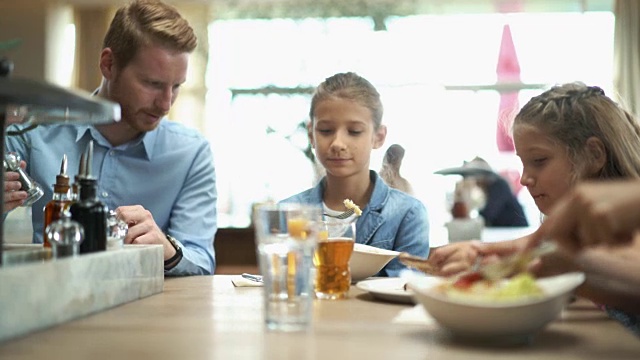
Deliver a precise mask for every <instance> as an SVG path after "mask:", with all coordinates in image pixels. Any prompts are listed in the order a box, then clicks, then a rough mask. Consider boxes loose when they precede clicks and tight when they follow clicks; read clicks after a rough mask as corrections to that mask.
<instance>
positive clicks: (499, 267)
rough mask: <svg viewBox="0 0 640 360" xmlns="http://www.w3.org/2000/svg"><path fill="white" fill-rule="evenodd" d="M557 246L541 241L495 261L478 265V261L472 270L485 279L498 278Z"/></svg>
mask: <svg viewBox="0 0 640 360" xmlns="http://www.w3.org/2000/svg"><path fill="white" fill-rule="evenodd" d="M557 248H558V247H557V245H556V243H555V242H551V241H543V242H541V243H540V245H538V246H536V247H534V248H531V249H529V250H526V251H523V252H518V253H515V254H513V255H510V256H507V257H505V258H503V259H501V260H499V261H497V262H495V263H491V264H487V265H484V266H481V265H480V266H479V263H478V262H476V264H474V265H475V266H474V268H475V269H474V270H475V271H477V272H480V273H481V274H482V275H483V276H484V278H485V279H489V280H499V279H502V278H504V277H507V276H509V275H511V274H514V273H519V272H522V271H524V270H525V269H526V267H527V265H529V263H530V262H531V261H532V260H533V259H535V258H537V257H539V256H542V255H545V254H548V253H551V252H553V251H555V250H556V249H557Z"/></svg>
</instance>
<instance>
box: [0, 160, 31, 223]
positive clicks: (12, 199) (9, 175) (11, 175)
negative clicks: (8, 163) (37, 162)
mask: <svg viewBox="0 0 640 360" xmlns="http://www.w3.org/2000/svg"><path fill="white" fill-rule="evenodd" d="M20 167H21V168H22V169H25V168H26V167H27V163H26V162H24V161H20ZM19 179H20V175H19V174H18V173H17V172H15V171H7V172H5V173H4V204H3V211H4V213H7V212H9V211H11V210H13V209H15V208H17V207H18V206H20V205H22V204H23V203H24V200H25V199H26V198H27V192H26V191H24V190H20V189H21V188H22V183H20V181H19Z"/></svg>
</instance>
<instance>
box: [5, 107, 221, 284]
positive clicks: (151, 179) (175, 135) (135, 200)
mask: <svg viewBox="0 0 640 360" xmlns="http://www.w3.org/2000/svg"><path fill="white" fill-rule="evenodd" d="M24 127H25V125H11V126H10V127H9V128H8V130H17V129H19V128H24ZM89 140H93V142H94V152H93V163H92V173H93V176H95V177H97V179H98V197H99V199H100V201H102V202H103V203H104V204H106V205H107V206H108V207H109V209H110V210H112V209H113V210H114V209H116V208H117V207H118V206H123V205H142V206H143V207H144V208H145V209H147V210H149V211H150V212H151V214H152V215H153V218H154V220H155V222H156V224H158V226H159V227H160V229H161V230H162V231H163V232H164V233H166V234H169V235H172V236H173V237H175V238H176V239H177V240H178V242H179V243H180V245H181V248H182V249H183V254H184V257H183V259H182V261H180V262H179V263H178V265H177V266H176V267H174V268H173V269H171V270H170V271H167V272H165V274H166V275H197V274H213V272H214V269H215V253H214V248H213V238H214V235H215V233H216V230H217V219H216V200H217V192H216V181H215V176H216V175H215V169H214V165H213V155H212V152H211V148H210V146H209V143H208V142H207V140H206V139H205V138H204V137H203V136H202V135H201V134H200V133H198V132H197V131H196V130H195V129H190V128H188V127H186V126H184V125H182V124H178V123H175V122H172V121H168V120H166V119H163V120H162V121H161V122H160V124H159V125H158V127H157V128H156V129H155V130H153V131H150V132H147V133H145V134H144V135H143V136H141V137H140V138H138V139H135V140H133V141H131V142H128V143H126V144H123V145H119V146H116V147H114V146H111V144H110V143H109V141H107V140H106V139H105V138H104V137H103V136H102V134H100V132H99V131H98V130H97V129H96V128H95V127H93V126H86V125H84V126H83V125H72V124H55V125H41V126H38V127H37V128H35V129H33V130H30V131H28V132H26V133H25V134H23V135H20V136H9V137H7V144H6V147H7V151H15V152H17V153H19V154H20V156H21V157H22V159H23V160H25V161H26V162H27V169H26V171H27V173H28V174H29V175H30V176H31V177H32V178H33V179H34V180H35V181H36V182H38V183H39V184H40V186H42V187H43V189H44V193H45V194H44V196H43V197H42V198H41V199H40V200H38V201H37V202H36V203H35V204H34V205H33V209H32V221H33V230H34V232H33V242H34V243H42V233H43V229H42V228H43V223H44V219H43V215H44V213H43V209H44V206H45V205H46V204H47V202H49V201H50V200H51V198H52V194H53V183H55V179H56V175H57V174H58V173H59V172H60V163H61V161H62V157H63V155H64V154H66V155H67V158H68V164H69V167H68V170H67V174H68V175H69V177H70V179H71V182H73V179H74V177H75V175H76V174H77V172H78V164H79V161H80V156H81V154H82V153H83V152H84V151H85V149H86V147H87V144H88V142H89Z"/></svg>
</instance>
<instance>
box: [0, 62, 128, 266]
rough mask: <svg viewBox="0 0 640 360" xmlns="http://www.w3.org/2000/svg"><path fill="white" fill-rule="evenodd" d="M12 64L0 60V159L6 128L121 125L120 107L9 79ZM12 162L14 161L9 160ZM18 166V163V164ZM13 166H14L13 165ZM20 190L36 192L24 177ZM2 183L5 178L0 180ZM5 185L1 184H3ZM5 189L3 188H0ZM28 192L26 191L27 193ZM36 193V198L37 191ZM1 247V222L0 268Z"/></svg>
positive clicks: (0, 240)
mask: <svg viewBox="0 0 640 360" xmlns="http://www.w3.org/2000/svg"><path fill="white" fill-rule="evenodd" d="M12 70H13V63H12V62H11V61H10V60H9V59H7V58H1V59H0V129H1V130H2V131H0V155H1V156H0V157H2V158H3V159H5V166H9V164H8V162H7V160H6V159H7V158H6V157H5V138H6V136H7V134H6V127H7V125H9V124H13V123H21V124H29V125H32V126H34V127H35V126H37V125H40V124H51V123H62V122H66V123H74V124H106V123H111V122H115V121H120V105H118V104H117V103H114V102H111V101H108V100H105V99H102V98H99V97H97V96H92V95H91V94H90V93H88V92H84V91H80V90H72V89H65V88H62V87H59V86H56V85H53V84H49V83H46V82H41V81H35V80H30V79H24V78H13V77H11V76H10V74H11V72H12ZM10 160H12V161H13V160H15V159H10ZM18 164H19V160H18ZM12 165H15V162H14V163H12ZM24 176H25V178H24V179H23V180H24V182H23V186H24V184H25V183H26V184H27V187H32V188H37V184H33V183H29V177H28V175H27V174H26V173H25V174H24ZM2 181H4V178H3V180H2ZM2 185H4V184H2ZM3 188H4V186H3ZM27 191H29V190H28V189H27ZM31 191H32V192H33V191H35V192H36V194H35V195H34V196H37V190H34V189H32V190H31ZM0 204H4V192H0ZM3 247H4V224H3V222H0V265H1V264H2V251H3Z"/></svg>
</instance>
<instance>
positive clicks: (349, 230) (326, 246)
mask: <svg viewBox="0 0 640 360" xmlns="http://www.w3.org/2000/svg"><path fill="white" fill-rule="evenodd" d="M321 226H322V229H321V230H320V232H319V234H318V246H317V248H316V251H315V253H314V256H313V264H314V265H315V267H316V282H315V293H316V297H317V298H318V299H329V300H334V299H344V298H346V297H347V294H348V292H349V287H350V286H351V270H350V269H349V259H350V258H351V254H352V253H353V244H354V243H355V241H356V224H355V222H353V221H351V222H345V221H340V220H326V221H324V222H323V224H322V225H321Z"/></svg>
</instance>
